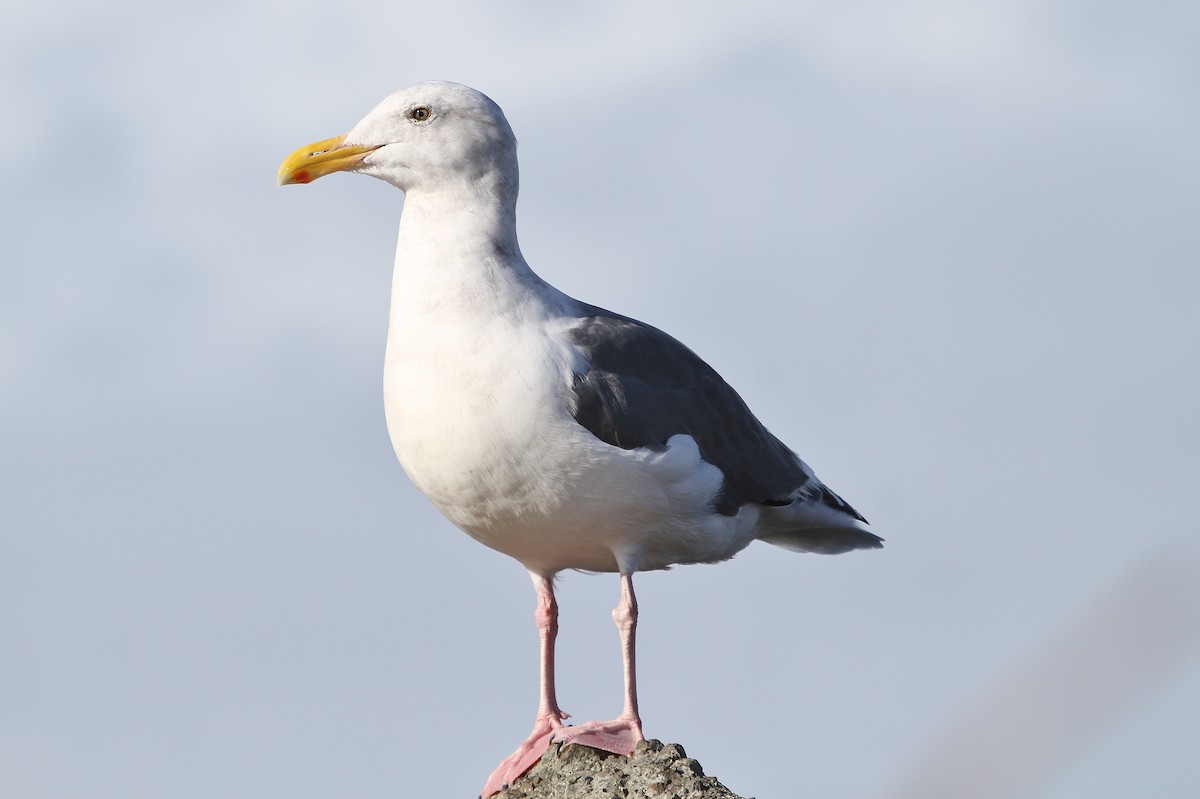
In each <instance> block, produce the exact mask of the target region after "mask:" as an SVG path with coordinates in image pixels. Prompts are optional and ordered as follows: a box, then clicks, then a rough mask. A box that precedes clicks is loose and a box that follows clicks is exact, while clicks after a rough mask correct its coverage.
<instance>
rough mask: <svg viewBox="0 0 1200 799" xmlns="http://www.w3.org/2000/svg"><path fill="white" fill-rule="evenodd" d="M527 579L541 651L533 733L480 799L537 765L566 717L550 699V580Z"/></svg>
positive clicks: (554, 609) (554, 623)
mask: <svg viewBox="0 0 1200 799" xmlns="http://www.w3.org/2000/svg"><path fill="white" fill-rule="evenodd" d="M529 576H530V577H532V578H533V588H534V590H535V591H536V592H537V608H536V609H535V610H534V611H533V619H534V621H535V622H536V623H537V627H538V637H539V638H540V639H541V651H542V657H541V661H542V663H541V681H540V682H541V687H540V689H539V692H538V693H539V699H538V712H537V719H535V720H534V722H533V732H531V733H530V734H529V737H528V738H526V739H525V742H524V743H523V744H521V745H520V746H518V747H517V751H515V752H513V753H512V754H511V755H509V756H508V757H506V758H505V759H504V761H503V762H502V763H501V764H500V765H499V766H497V767H496V770H495V771H493V772H492V776H490V777H488V781H487V784H485V785H484V786H483V793H482V794H481V796H482V797H483V799H487V797H489V796H491V795H492V794H494V793H498V792H500V791H502V790H503V789H504V788H506V787H508V786H509V785H510V784H512V783H513V781H515V780H516V779H517V778H518V777H520V776H521V775H522V774H524V773H525V772H526V771H528V770H529V769H530V768H531V767H532V766H533V764H534V763H536V762H538V760H540V759H541V757H542V755H543V754H545V752H546V750H547V749H548V748H550V739H551V738H553V737H554V733H556V732H557V731H558V730H560V729H562V726H563V723H562V720H563V719H565V718H567V714H566V713H563V712H562V710H561V709H559V707H558V699H557V698H556V697H555V695H554V639H555V637H556V636H557V635H558V602H556V601H555V599H554V582H553V579H552V578H550V577H547V576H545V575H541V574H534V573H533V572H530V574H529Z"/></svg>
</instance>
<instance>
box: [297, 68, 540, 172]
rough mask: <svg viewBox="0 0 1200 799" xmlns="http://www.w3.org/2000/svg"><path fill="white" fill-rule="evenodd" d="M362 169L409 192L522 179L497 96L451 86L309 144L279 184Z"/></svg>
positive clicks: (397, 101) (401, 96) (390, 103)
mask: <svg viewBox="0 0 1200 799" xmlns="http://www.w3.org/2000/svg"><path fill="white" fill-rule="evenodd" d="M333 172H360V173H362V174H364V175H370V176H372V177H376V178H379V179H381V180H386V181H387V182H388V183H391V184H392V185H393V186H396V187H397V188H399V189H400V190H402V191H405V192H412V191H425V190H436V189H437V188H439V187H444V186H453V185H462V184H478V183H480V182H486V183H493V184H495V183H496V182H497V179H499V183H501V184H505V185H508V184H511V187H512V189H514V190H515V187H516V180H517V140H516V138H515V137H514V136H513V132H512V128H510V127H509V125H508V120H507V119H505V118H504V112H503V111H501V110H500V106H498V105H496V104H495V103H494V102H493V101H492V100H491V98H489V97H488V96H487V95H485V94H483V93H482V92H478V91H476V90H475V89H472V88H470V87H468V86H463V85H462V84H459V83H450V82H448V81H427V82H425V83H418V84H417V85H415V86H411V87H409V88H407V89H404V90H402V91H398V92H396V93H395V94H393V95H391V96H390V97H388V98H387V99H385V100H384V101H383V102H381V103H380V104H379V105H377V106H375V108H374V109H372V110H371V113H369V114H367V115H366V116H365V117H363V119H362V121H360V122H359V123H358V124H357V125H355V126H354V127H353V128H352V129H351V130H350V132H349V133H346V134H344V135H342V136H334V137H333V138H330V139H323V140H322V141H319V142H314V143H313V144H309V145H306V146H304V147H301V148H300V149H298V150H296V151H295V152H293V153H292V154H291V155H289V156H288V157H287V158H286V159H284V162H283V164H282V165H281V166H280V167H279V185H281V186H284V185H288V184H293V183H311V182H312V181H314V180H316V179H317V178H319V177H323V176H325V175H328V174H331V173H333Z"/></svg>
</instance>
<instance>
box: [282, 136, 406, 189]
mask: <svg viewBox="0 0 1200 799" xmlns="http://www.w3.org/2000/svg"><path fill="white" fill-rule="evenodd" d="M345 140H346V137H345V136H344V135H343V136H334V137H333V138H332V139H325V140H324V141H319V142H314V143H313V144H307V145H305V146H303V147H301V148H300V149H299V150H297V151H296V152H294V153H292V154H291V155H289V156H288V157H287V158H285V159H283V163H282V164H280V166H279V185H280V186H286V185H288V184H289V183H312V182H313V181H314V180H316V179H317V178H320V177H324V176H325V175H328V174H329V173H331V172H344V171H345V170H347V169H354V168H355V167H357V166H358V165H359V164H361V163H362V160H363V159H364V158H366V157H367V154H368V153H371V152H374V151H375V150H378V149H379V148H380V147H382V146H383V145H382V144H376V145H373V146H366V147H364V146H360V145H357V144H343V142H344V141H345Z"/></svg>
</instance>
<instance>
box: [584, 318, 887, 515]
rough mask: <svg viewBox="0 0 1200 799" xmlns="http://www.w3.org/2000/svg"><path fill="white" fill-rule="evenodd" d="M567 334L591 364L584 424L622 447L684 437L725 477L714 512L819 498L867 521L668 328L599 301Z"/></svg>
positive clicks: (727, 512) (586, 382)
mask: <svg viewBox="0 0 1200 799" xmlns="http://www.w3.org/2000/svg"><path fill="white" fill-rule="evenodd" d="M583 314H584V315H583V316H582V318H580V319H579V320H578V322H577V324H576V325H575V326H574V327H573V328H571V330H570V333H569V335H570V339H571V342H572V343H573V344H575V346H577V347H579V348H580V349H581V350H582V351H583V353H584V356H585V357H586V358H587V360H588V362H589V368H588V370H587V371H585V372H583V373H581V374H577V375H576V376H575V382H574V385H573V387H572V400H573V405H572V408H571V410H572V413H573V414H574V416H575V420H576V421H577V422H579V424H581V425H583V426H584V427H585V428H587V429H588V430H589V431H591V433H592V434H593V435H595V436H596V437H597V438H599V439H600V440H601V441H604V442H606V443H608V444H611V445H613V446H616V447H621V448H622V449H635V448H638V447H648V448H650V449H654V450H662V449H664V448H665V446H666V442H667V439H669V438H670V437H671V436H673V435H676V434H678V433H684V434H687V435H690V436H691V437H692V438H693V439H695V441H696V443H697V444H698V445H699V447H700V456H701V457H702V458H704V460H705V461H707V462H708V463H711V464H712V465H714V466H716V467H717V468H718V469H720V470H721V472H722V473H723V474H724V475H725V482H724V485H723V486H722V489H721V494H720V496H718V497H717V499H716V503H715V505H714V510H716V511H717V512H718V513H721V514H723V515H726V516H732V515H734V514H736V513H737V510H738V508H740V507H741V506H742V505H746V504H749V503H759V504H763V505H788V504H791V503H792V502H795V501H797V500H807V501H812V502H819V503H822V504H826V505H829V506H831V507H834V508H836V509H838V510H840V511H842V512H844V513H846V514H847V515H849V516H851V517H853V518H855V519H858V520H861V521H866V520H865V519H863V517H862V516H861V515H859V513H858V512H857V511H855V510H854V508H852V507H850V505H849V504H847V503H846V502H845V501H844V500H843V499H842V498H841V497H839V496H838V495H837V494H835V493H833V492H832V491H830V490H829V489H828V488H827V487H826V486H825V485H824V484H823V483H821V481H820V480H817V479H816V478H815V477H813V476H812V473H811V471H810V470H808V469H806V468H805V467H804V465H803V464H802V463H801V462H800V459H799V458H798V457H796V455H795V453H793V452H792V451H791V450H790V449H788V447H787V446H786V445H784V443H783V442H781V441H780V440H779V439H777V438H776V437H775V436H773V435H771V433H770V431H768V430H767V428H765V427H763V425H762V423H761V422H759V421H758V419H756V418H755V417H754V414H753V413H751V412H750V409H749V408H748V407H747V406H746V403H745V402H743V401H742V398H741V397H740V396H738V394H737V392H736V391H734V390H733V389H732V388H731V387H730V386H729V384H728V383H726V382H725V381H724V380H723V379H722V378H721V376H720V375H719V374H717V372H716V371H715V370H714V369H713V368H712V367H711V366H709V365H708V364H706V363H705V362H704V361H702V360H701V359H700V357H699V356H698V355H696V354H695V353H694V352H692V351H691V350H689V349H688V348H687V347H685V346H684V345H683V344H681V343H679V342H678V341H676V340H675V339H673V338H671V337H670V336H668V335H667V334H666V333H664V332H662V331H661V330H658V329H657V328H654V327H651V326H650V325H647V324H644V323H642V322H639V321H637V320H636V319H629V318H627V317H624V316H619V315H617V314H614V313H611V312H609V311H606V310H604V309H602V308H596V307H595V306H590V305H588V306H584V309H583Z"/></svg>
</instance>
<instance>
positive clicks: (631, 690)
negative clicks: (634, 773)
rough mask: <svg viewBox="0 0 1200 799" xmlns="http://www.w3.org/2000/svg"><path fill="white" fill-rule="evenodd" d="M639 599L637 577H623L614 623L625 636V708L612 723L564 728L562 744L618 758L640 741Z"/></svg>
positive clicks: (558, 739)
mask: <svg viewBox="0 0 1200 799" xmlns="http://www.w3.org/2000/svg"><path fill="white" fill-rule="evenodd" d="M637 616H638V608H637V597H636V596H634V594H633V576H632V575H630V574H622V575H621V602H620V603H619V604H618V605H617V607H616V608H615V609H614V610H613V621H614V622H616V624H617V632H618V633H620V636H621V660H622V662H623V664H624V667H625V709H624V710H623V711H622V712H621V715H620V716H618V717H617V718H615V719H613V720H612V721H589V722H587V723H585V724H577V725H574V726H571V727H560V728H559V729H558V731H557V732H556V733H555V734H554V741H555V742H558V743H562V744H583V745H584V746H591V747H593V748H596V749H603V750H604V751H606V752H613V753H615V754H618V755H629V754H632V753H633V750H634V748H635V747H636V746H637V745H638V743H639V742H640V741H644V740H646V739H645V736H643V735H642V719H641V717H640V716H639V715H638V703H637V668H636V661H635V652H634V639H635V636H636V634H637Z"/></svg>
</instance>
